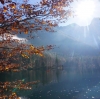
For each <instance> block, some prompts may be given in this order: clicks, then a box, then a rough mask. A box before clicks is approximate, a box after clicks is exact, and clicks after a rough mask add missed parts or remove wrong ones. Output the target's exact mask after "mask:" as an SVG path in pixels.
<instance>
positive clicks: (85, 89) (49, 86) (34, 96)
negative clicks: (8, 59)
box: [0, 68, 100, 99]
mask: <svg viewBox="0 0 100 99" xmlns="http://www.w3.org/2000/svg"><path fill="white" fill-rule="evenodd" d="M17 80H22V81H23V82H33V81H38V82H37V83H36V84H34V85H32V86H31V88H30V89H29V90H19V89H18V88H16V90H15V89H14V88H12V91H15V92H16V93H17V95H18V96H19V97H20V99H100V72H99V71H84V72H83V71H82V72H81V71H78V70H76V69H75V70H74V69H72V70H68V69H66V68H65V69H63V70H59V69H58V70H28V71H20V72H6V73H0V82H6V81H9V82H13V81H17ZM19 86H20V85H19Z"/></svg>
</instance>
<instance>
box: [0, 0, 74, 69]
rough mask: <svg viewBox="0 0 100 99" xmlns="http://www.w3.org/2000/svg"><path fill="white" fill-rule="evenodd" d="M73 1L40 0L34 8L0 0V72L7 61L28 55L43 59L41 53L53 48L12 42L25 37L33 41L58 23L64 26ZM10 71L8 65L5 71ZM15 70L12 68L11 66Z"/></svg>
mask: <svg viewBox="0 0 100 99" xmlns="http://www.w3.org/2000/svg"><path fill="white" fill-rule="evenodd" d="M71 2H73V0H42V1H40V2H39V3H37V4H29V3H28V1H27V0H26V1H25V0H24V1H23V2H22V3H17V2H14V0H0V69H1V70H2V66H3V67H5V66H7V64H8V63H9V59H15V60H16V59H17V58H16V56H17V55H19V54H21V56H22V57H25V58H28V57H29V56H30V55H31V54H38V55H40V56H43V52H44V51H45V50H49V49H52V48H53V47H54V46H52V45H47V46H45V47H44V46H40V47H35V46H34V45H32V44H26V43H23V41H22V40H19V39H16V38H14V37H15V36H16V35H20V34H25V35H27V38H26V39H27V40H28V39H32V38H34V36H33V34H34V32H37V31H42V30H43V31H44V30H45V31H50V32H51V31H53V27H55V26H57V25H58V24H59V22H64V21H65V20H67V18H68V17H69V16H70V15H71V10H70V3H71ZM10 67H12V68H13V67H14V66H13V65H12V66H11V65H8V67H7V68H10ZM15 67H16V66H15Z"/></svg>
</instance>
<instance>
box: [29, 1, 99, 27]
mask: <svg viewBox="0 0 100 99" xmlns="http://www.w3.org/2000/svg"><path fill="white" fill-rule="evenodd" d="M39 1H41V0H29V3H31V4H35V3H37V2H39ZM84 2H85V3H84ZM82 4H83V5H82ZM70 6H71V9H72V11H74V17H73V16H72V17H70V18H69V19H68V20H67V21H66V23H62V24H59V26H67V25H70V24H73V23H76V24H77V25H79V26H88V25H90V24H91V22H92V20H93V18H99V17H100V10H99V9H100V1H99V0H74V2H73V3H71V5H70ZM82 6H83V7H82ZM92 6H93V8H92ZM80 7H82V8H81V13H80V14H81V16H83V17H85V15H87V14H89V13H90V12H91V13H92V14H90V17H89V18H88V19H86V20H85V19H84V18H82V19H81V18H79V17H78V15H77V14H76V13H77V9H78V10H79V9H80ZM82 10H83V12H82ZM87 10H88V11H87Z"/></svg>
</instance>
